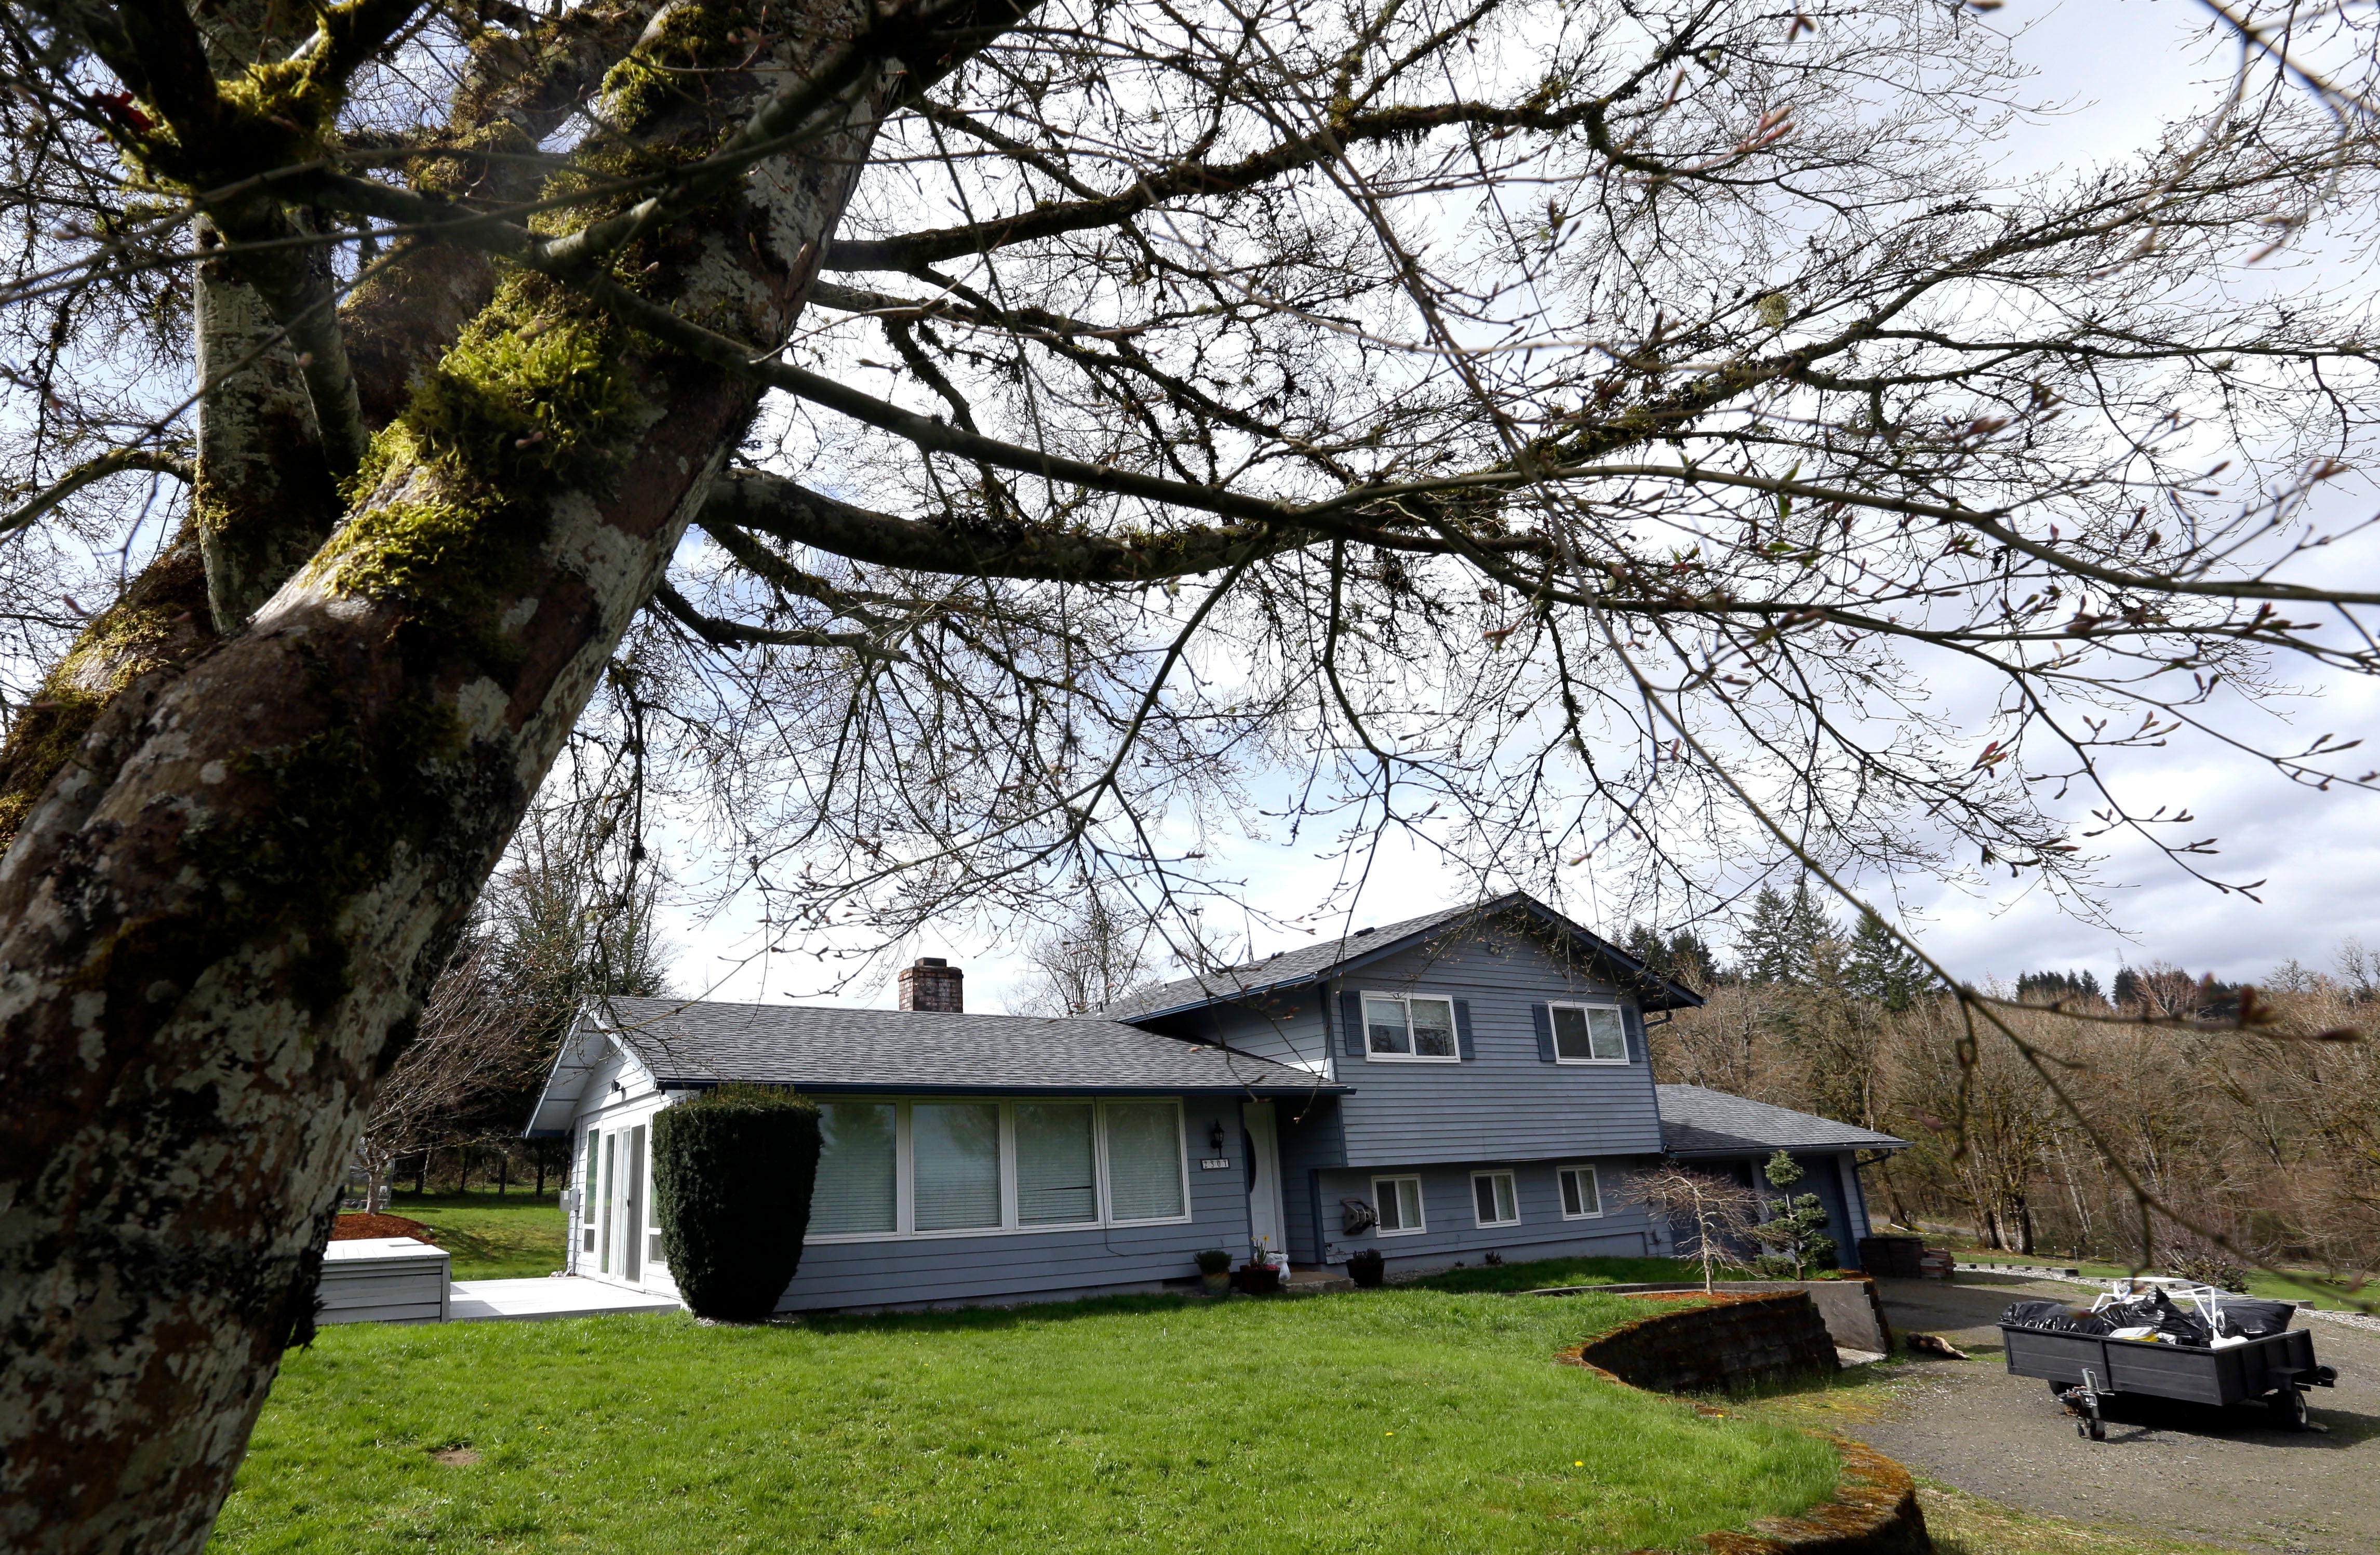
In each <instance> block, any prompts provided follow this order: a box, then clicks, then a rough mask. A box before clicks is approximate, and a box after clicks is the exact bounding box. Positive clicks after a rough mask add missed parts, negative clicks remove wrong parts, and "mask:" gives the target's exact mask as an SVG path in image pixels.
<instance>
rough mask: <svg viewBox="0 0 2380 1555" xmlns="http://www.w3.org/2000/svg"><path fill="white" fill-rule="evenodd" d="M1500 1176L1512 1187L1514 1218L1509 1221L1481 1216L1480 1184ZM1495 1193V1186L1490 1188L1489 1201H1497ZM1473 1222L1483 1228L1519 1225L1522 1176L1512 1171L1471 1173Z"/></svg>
mask: <svg viewBox="0 0 2380 1555" xmlns="http://www.w3.org/2000/svg"><path fill="white" fill-rule="evenodd" d="M1498 1177H1501V1178H1503V1179H1504V1181H1505V1182H1506V1184H1509V1185H1510V1186H1511V1188H1512V1219H1511V1220H1509V1221H1483V1220H1481V1219H1480V1218H1479V1184H1480V1183H1481V1182H1483V1181H1487V1182H1492V1181H1494V1180H1495V1179H1496V1178H1498ZM1495 1194H1496V1190H1495V1189H1494V1188H1492V1187H1491V1188H1489V1189H1488V1202H1489V1203H1491V1204H1492V1203H1494V1202H1495ZM1471 1223H1472V1224H1473V1225H1475V1226H1478V1227H1481V1228H1482V1229H1485V1228H1487V1227H1488V1226H1516V1225H1519V1224H1520V1223H1521V1180H1520V1178H1518V1177H1516V1176H1514V1175H1513V1174H1512V1172H1503V1171H1488V1172H1473V1173H1472V1174H1471Z"/></svg>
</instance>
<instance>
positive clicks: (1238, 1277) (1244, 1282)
mask: <svg viewBox="0 0 2380 1555" xmlns="http://www.w3.org/2000/svg"><path fill="white" fill-rule="evenodd" d="M1232 1286H1233V1289H1234V1290H1238V1291H1243V1292H1245V1293H1246V1294H1249V1295H1270V1294H1272V1293H1273V1292H1275V1291H1278V1290H1280V1289H1281V1270H1280V1268H1279V1267H1278V1266H1277V1265H1275V1264H1274V1263H1273V1262H1272V1260H1271V1259H1270V1258H1269V1257H1266V1256H1265V1255H1264V1254H1263V1253H1262V1252H1258V1253H1256V1254H1254V1255H1253V1256H1251V1257H1249V1259H1248V1261H1247V1262H1245V1263H1244V1264H1242V1265H1240V1267H1239V1268H1237V1269H1235V1270H1233V1271H1232Z"/></svg>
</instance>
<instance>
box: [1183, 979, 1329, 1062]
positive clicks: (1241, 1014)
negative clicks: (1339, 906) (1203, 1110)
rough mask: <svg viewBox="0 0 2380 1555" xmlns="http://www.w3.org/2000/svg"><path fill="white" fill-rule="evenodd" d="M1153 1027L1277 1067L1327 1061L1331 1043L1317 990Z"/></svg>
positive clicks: (1265, 997)
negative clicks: (1219, 1045) (1265, 1060)
mask: <svg viewBox="0 0 2380 1555" xmlns="http://www.w3.org/2000/svg"><path fill="white" fill-rule="evenodd" d="M1149 1029H1150V1030H1152V1031H1160V1032H1162V1033H1164V1034H1165V1035H1166V1036H1168V1037H1178V1038H1180V1039H1183V1040H1184V1041H1189V1042H1221V1043H1225V1044H1228V1045H1229V1046H1231V1047H1233V1048H1237V1049H1238V1050H1239V1051H1242V1052H1245V1053H1253V1054H1255V1055H1256V1056H1257V1057H1258V1058H1269V1059H1270V1060H1272V1061H1273V1062H1274V1063H1286V1064H1291V1065H1293V1066H1296V1067H1300V1068H1305V1067H1311V1066H1312V1065H1314V1064H1316V1063H1326V1062H1327V1061H1328V1060H1329V1059H1330V1035H1329V1033H1328V1032H1327V1031H1326V1030H1325V1029H1324V1027H1323V1019H1322V997H1321V992H1320V990H1319V989H1318V988H1293V989H1285V990H1281V992H1278V993H1263V994H1250V995H1248V996H1247V997H1246V998H1245V999H1243V1000H1240V1001H1237V1002H1230V1003H1220V1004H1209V1005H1208V1006H1207V1007H1206V1008H1204V1009H1200V1010H1190V1011H1186V1012H1184V1014H1178V1015H1172V1016H1169V1017H1167V1018H1166V1019H1164V1020H1161V1021H1153V1022H1151V1023H1149Z"/></svg>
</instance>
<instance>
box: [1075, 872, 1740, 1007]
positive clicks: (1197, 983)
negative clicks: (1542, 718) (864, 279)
mask: <svg viewBox="0 0 2380 1555" xmlns="http://www.w3.org/2000/svg"><path fill="white" fill-rule="evenodd" d="M1515 909H1519V910H1522V911H1529V910H1532V909H1534V910H1535V911H1536V912H1539V913H1543V914H1545V915H1546V916H1547V917H1548V918H1550V919H1551V920H1552V921H1554V922H1556V923H1564V922H1566V920H1564V919H1562V918H1561V917H1560V916H1559V915H1557V914H1554V913H1553V912H1552V911H1551V910H1550V909H1548V908H1546V907H1543V906H1541V905H1539V904H1538V903H1537V902H1536V900H1535V899H1534V898H1533V897H1531V896H1529V895H1527V894H1526V893H1523V892H1517V891H1516V892H1513V893H1510V894H1508V895H1504V896H1497V897H1491V898H1489V899H1488V900H1487V901H1484V902H1468V903H1465V904H1463V905H1462V906H1459V907H1445V908H1441V909H1440V910H1439V911H1437V912H1434V913H1424V914H1422V915H1421V916H1420V917H1409V918H1406V919H1404V920H1403V921H1402V922H1399V923H1387V924H1382V925H1380V926H1379V927H1378V928H1377V929H1362V930H1359V931H1358V932H1356V933H1354V934H1349V935H1347V936H1345V937H1344V938H1342V939H1331V940H1318V941H1316V942H1314V943H1313V944H1310V945H1301V946H1299V947H1298V948H1297V949H1295V950H1288V951H1282V952H1281V954H1278V955H1271V956H1268V957H1266V958H1265V959H1264V960H1262V961H1251V962H1248V963H1246V964H1245V965H1244V966H1228V967H1225V968H1223V969H1222V970H1220V971H1215V972H1204V973H1200V974H1198V975H1196V976H1195V977H1188V978H1176V979H1174V980H1173V981H1172V982H1169V983H1160V984H1159V985H1158V986H1156V987H1155V988H1148V989H1143V990H1140V991H1139V992H1137V993H1132V994H1127V995H1125V996H1124V997H1123V998H1122V999H1120V1000H1118V1001H1116V1002H1114V1003H1112V1004H1110V1005H1109V1006H1107V1008H1106V1010H1105V1011H1104V1012H1102V1013H1103V1014H1106V1015H1108V1016H1109V1017H1110V1018H1111V1019H1114V1020H1140V1019H1144V1018H1146V1017H1147V1016H1150V1015H1155V1014H1165V1013H1168V1012H1170V1011H1173V1010H1181V1009H1187V1008H1189V1007H1191V1006H1194V1005H1198V1004H1204V1003H1208V1002H1212V1001H1215V1000H1218V999H1235V998H1241V997H1245V995H1248V994H1252V993H1260V992H1262V991H1264V990H1267V989H1274V988H1281V987H1285V986H1287V985H1289V984H1292V983H1302V982H1307V981H1310V980H1312V979H1313V978H1319V977H1321V976H1323V975H1324V974H1326V973H1328V972H1329V971H1330V969H1331V968H1332V967H1335V966H1340V965H1341V964H1342V963H1344V962H1348V961H1353V960H1354V959H1355V958H1356V957H1358V956H1365V955H1370V954H1373V953H1374V952H1376V951H1380V950H1385V949H1387V948H1388V947H1389V946H1390V945H1393V944H1395V943H1397V942H1399V941H1402V940H1412V939H1418V938H1422V937H1425V936H1427V935H1428V934H1429V933H1430V932H1432V931H1433V930H1435V929H1442V928H1445V927H1447V926H1449V925H1451V924H1457V923H1462V922H1464V921H1466V920H1473V919H1483V920H1484V919H1487V918H1491V917H1497V916H1499V915H1500V914H1503V913H1507V912H1511V911H1513V910H1515ZM1573 927H1574V926H1573ZM1580 932H1582V933H1584V932H1585V930H1580ZM1587 937H1588V938H1589V939H1594V940H1595V941H1596V943H1597V944H1598V945H1603V946H1605V947H1606V948H1607V949H1609V950H1610V951H1611V953H1612V954H1614V955H1615V956H1617V957H1618V958H1619V959H1620V961H1621V964H1622V965H1623V966H1632V967H1633V966H1636V963H1635V961H1634V960H1633V958H1631V957H1630V956H1628V954H1626V953H1625V952H1623V951H1621V950H1620V949H1619V947H1617V946H1613V945H1609V943H1608V942H1605V941H1602V940H1600V939H1596V937H1595V936H1593V935H1588V936H1587ZM1676 994H1677V997H1676V1000H1675V1002H1678V1003H1699V1002H1701V1001H1700V1000H1699V999H1697V998H1695V996H1694V995H1693V994H1692V993H1688V992H1686V991H1685V990H1682V989H1680V990H1676ZM1648 1007H1652V1008H1659V1007H1661V1006H1659V1005H1658V1004H1652V1005H1649V1006H1648Z"/></svg>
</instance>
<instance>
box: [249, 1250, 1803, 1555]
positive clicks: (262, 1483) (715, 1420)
mask: <svg viewBox="0 0 2380 1555" xmlns="http://www.w3.org/2000/svg"><path fill="white" fill-rule="evenodd" d="M1644 1311H1645V1307H1644V1306H1643V1305H1642V1304H1641V1303H1636V1302H1632V1301H1629V1300H1627V1299H1625V1298H1623V1297H1597V1296H1580V1297H1576V1298H1574V1299H1569V1300H1563V1301H1559V1302H1551V1301H1549V1302H1514V1301H1512V1300H1509V1299H1507V1298H1504V1297H1501V1296H1497V1295H1488V1294H1449V1293H1444V1292H1437V1291H1427V1290H1419V1289H1413V1288H1409V1287H1408V1288H1402V1289H1393V1290H1386V1291H1366V1292H1356V1293H1352V1294H1334V1295H1322V1296H1312V1297H1289V1298H1276V1299H1270V1300H1261V1301H1251V1300H1246V1299H1239V1300H1233V1301H1229V1302H1199V1301H1195V1300H1182V1299H1172V1298H1161V1297H1136V1298H1121V1299H1111V1300H1106V1301H1097V1302H1086V1303H1079V1304H1073V1305H1067V1306H1044V1307H1027V1308H1023V1309H1018V1310H1011V1311H970V1312H959V1313H938V1314H917V1315H908V1316H900V1317H881V1318H842V1319H835V1318H821V1319H810V1320H806V1321H801V1322H795V1323H784V1324H779V1325H775V1326H771V1327H767V1328H722V1327H706V1326H703V1325H700V1324H698V1323H696V1322H694V1321H693V1320H692V1319H689V1318H684V1317H680V1316H671V1317H637V1318H587V1319H579V1320H574V1321H564V1322H552V1323H472V1324H455V1325H451V1326H446V1327H419V1328H396V1327H388V1328H383V1327H376V1326H372V1325H365V1324H358V1325H355V1326H353V1327H344V1328H337V1329H332V1330H325V1331H324V1332H323V1334H322V1336H321V1337H320V1338H319V1339H318V1340H317V1341H316V1342H315V1343H314V1345H313V1346H312V1348H310V1349H309V1350H304V1351H297V1352H292V1353H291V1354H290V1355H288V1357H287V1358H286V1359H285V1362H284V1364H283V1367H282V1371H281V1378H280V1380H279V1382H278V1383H277V1384H276V1385H275V1388H274V1391H273V1398H272V1401H271V1403H269V1404H268V1405H267V1406H266V1408H265V1411H264V1414H263V1417H262V1419H261V1421H260V1422H259V1424H258V1426H257V1429H256V1434H255V1438H254V1440H253V1442H252V1443H251V1446H250V1448H249V1457H248V1460H247V1462H246V1463H245V1464H243V1465H242V1467H241V1469H240V1471H239V1479H238V1485H237V1489H236V1490H235V1492H234V1494H233V1496H232V1498H231V1501H230V1503H229V1505H228V1506H227V1507H226V1508H225V1512H224V1517H223V1521H222V1523H221V1525H219V1527H218V1529H217V1531H216V1535H215V1538H214V1542H213V1544H212V1547H211V1548H212V1549H213V1550H215V1551H217V1552H218V1555H251V1552H263V1551H295V1550H336V1551H350V1550H353V1551H383V1550H385V1551H395V1550H419V1549H428V1548H432V1547H442V1546H445V1545H449V1544H454V1545H462V1544H468V1545H469V1546H471V1547H472V1548H474V1549H491V1550H523V1551H525V1550H545V1549H601V1550H607V1551H609V1550H620V1551H629V1552H635V1555H644V1552H654V1555H662V1552H673V1555H674V1552H677V1551H688V1552H691V1551H701V1552H703V1555H712V1552H716V1551H746V1550H751V1551H759V1550H784V1549H838V1550H842V1549H851V1550H870V1551H873V1550H927V1549H932V1550H945V1549H947V1550H969V1551H972V1550H1030V1551H1033V1552H1034V1555H1055V1552H1064V1551H1084V1552H1089V1551H1108V1550H1122V1549H1130V1550H1143V1549H1146V1550H1165V1551H1168V1552H1171V1551H1174V1550H1180V1549H1262V1550H1265V1551H1272V1550H1294V1551H1304V1550H1312V1551H1334V1552H1336V1551H1350V1552H1352V1551H1370V1550H1383V1551H1385V1550H1397V1551H1408V1550H1455V1549H1460V1550H1463V1551H1466V1552H1478V1555H1487V1552H1490V1551H1507V1550H1510V1551H1521V1550H1526V1551H1533V1552H1543V1551H1552V1550H1562V1551H1573V1550H1574V1551H1589V1550H1605V1551H1622V1550H1633V1549H1645V1548H1659V1549H1700V1546H1698V1545H1694V1543H1693V1540H1694V1536H1695V1535H1697V1534H1700V1533H1704V1532H1706V1531H1710V1530H1713V1529H1718V1528H1727V1527H1742V1526H1743V1525H1747V1524H1748V1523H1750V1522H1752V1521H1753V1520H1755V1519H1757V1518H1761V1517H1766V1516H1771V1515H1776V1514H1779V1513H1786V1512H1796V1511H1800V1510H1802V1509H1803V1508H1805V1507H1807V1506H1809V1505H1810V1504H1812V1503H1814V1502H1815V1501H1816V1500H1821V1499H1823V1498H1824V1497H1825V1496H1826V1495H1827V1494H1828V1492H1829V1491H1830V1490H1831V1488H1832V1487H1833V1484H1834V1481H1835V1476H1836V1459H1835V1456H1834V1453H1833V1452H1832V1450H1831V1449H1829V1448H1828V1446H1827V1445H1826V1444H1825V1443H1823V1442H1821V1441H1819V1440H1815V1439H1814V1438H1812V1437H1810V1436H1808V1435H1806V1434H1804V1433H1803V1432H1801V1431H1799V1430H1796V1429H1794V1428H1792V1427H1791V1426H1789V1425H1786V1424H1784V1423H1781V1422H1771V1421H1765V1420H1758V1419H1746V1418H1743V1417H1741V1416H1736V1415H1730V1416H1729V1417H1726V1418H1714V1417H1708V1416H1704V1415H1697V1414H1696V1413H1695V1412H1694V1408H1693V1407H1692V1406H1691V1405H1690V1404H1687V1403H1680V1402H1677V1401H1672V1400H1667V1399H1661V1398H1656V1397H1654V1396H1651V1395H1649V1394H1645V1393H1638V1392H1635V1391H1631V1390H1627V1389H1622V1388H1619V1387H1616V1386H1614V1385H1612V1384H1610V1383H1608V1382H1604V1381H1602V1380H1600V1379H1597V1378H1595V1377H1593V1376H1591V1375H1590V1374H1588V1373H1586V1372H1585V1371H1582V1370H1580V1369H1578V1368H1576V1367H1565V1366H1561V1365H1560V1364H1558V1363H1557V1362H1556V1360H1555V1359H1554V1355H1555V1352H1556V1351H1557V1350H1558V1349H1559V1348H1560V1346H1562V1345H1564V1344H1568V1343H1573V1342H1577V1341H1578V1340H1579V1339H1581V1338H1584V1337H1585V1336H1587V1335H1588V1334H1591V1333H1593V1332H1596V1331H1598V1330H1602V1329H1605V1328H1609V1327H1610V1326H1612V1325H1614V1324H1617V1323H1620V1322H1623V1321H1626V1320H1628V1319H1629V1318H1634V1317H1638V1316H1642V1315H1643V1313H1644Z"/></svg>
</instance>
